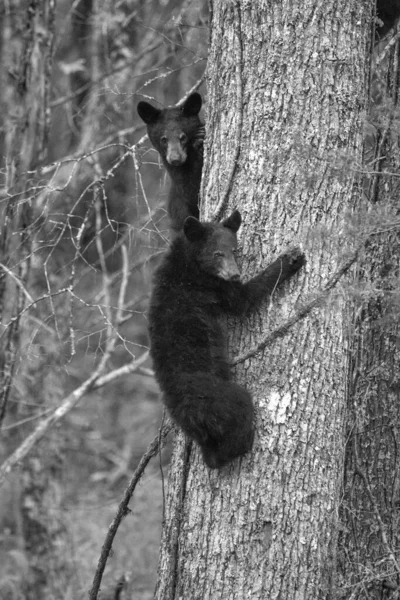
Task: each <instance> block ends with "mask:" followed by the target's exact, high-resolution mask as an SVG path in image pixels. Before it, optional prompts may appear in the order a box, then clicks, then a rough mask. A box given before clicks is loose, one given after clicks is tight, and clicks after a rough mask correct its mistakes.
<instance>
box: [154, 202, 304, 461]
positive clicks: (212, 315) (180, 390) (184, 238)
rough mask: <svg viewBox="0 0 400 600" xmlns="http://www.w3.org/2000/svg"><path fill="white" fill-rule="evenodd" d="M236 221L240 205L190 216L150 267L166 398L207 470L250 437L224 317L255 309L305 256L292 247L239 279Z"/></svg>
mask: <svg viewBox="0 0 400 600" xmlns="http://www.w3.org/2000/svg"><path fill="white" fill-rule="evenodd" d="M240 224H241V216H240V213H239V212H238V211H234V212H233V213H232V215H231V216H230V217H229V218H228V219H226V220H225V221H223V222H222V223H208V222H207V223H201V222H200V221H198V220H197V219H196V218H195V217H188V218H187V219H186V221H185V223H184V227H183V231H182V232H181V233H180V234H179V235H178V236H177V237H176V238H175V239H174V241H173V242H172V244H171V247H170V249H169V251H168V252H167V253H166V255H165V256H164V259H163V261H162V263H161V265H160V266H159V268H158V269H157V271H156V273H155V276H154V285H153V291H152V296H151V300H150V309H149V315H148V316H149V333H150V346H151V356H152V359H153V366H154V371H155V374H156V378H157V381H158V383H159V386H160V388H161V390H162V392H163V401H164V403H165V405H166V407H167V409H168V411H169V413H170V415H171V417H172V419H173V420H174V421H175V422H176V423H177V424H178V426H179V427H180V428H181V429H182V430H183V431H184V432H185V433H186V434H187V435H188V436H189V437H190V438H192V439H193V440H195V441H196V442H197V444H198V445H199V446H200V448H201V450H202V454H203V457H204V460H205V462H206V464H207V465H208V467H210V468H212V469H215V468H220V467H223V466H224V465H226V464H228V463H229V462H231V461H232V460H234V459H235V458H237V457H239V456H242V455H244V454H245V453H246V452H248V451H249V450H250V449H251V448H252V444H253V438H254V408H253V402H252V398H251V395H250V393H249V392H248V391H247V390H246V389H245V388H244V387H242V386H241V385H239V384H237V383H235V382H234V381H232V375H231V370H230V366H229V362H228V357H227V352H226V345H227V344H226V342H227V340H226V331H225V325H224V324H225V319H221V317H223V316H224V315H226V314H229V313H230V314H236V315H241V314H244V313H245V312H246V311H248V310H251V309H252V308H255V307H256V306H257V305H259V303H260V302H261V300H262V299H263V298H265V297H266V296H268V295H269V294H271V293H273V292H274V291H275V289H276V288H277V286H279V285H280V284H281V283H282V282H283V281H285V280H286V279H288V278H289V277H291V276H292V275H294V273H296V272H297V271H298V270H299V269H300V268H301V266H302V265H303V264H304V263H305V258H304V255H303V254H302V253H301V251H300V250H299V249H298V248H295V249H293V250H291V251H289V252H287V253H285V254H283V255H281V256H280V257H279V258H278V259H276V260H275V261H274V262H273V263H272V264H271V265H269V266H268V267H267V268H266V269H264V270H263V271H262V272H261V273H259V274H258V275H257V276H256V277H254V278H253V279H251V280H250V281H248V282H247V283H242V282H241V281H240V272H239V268H238V265H237V262H236V248H237V239H236V233H237V231H238V229H239V227H240Z"/></svg>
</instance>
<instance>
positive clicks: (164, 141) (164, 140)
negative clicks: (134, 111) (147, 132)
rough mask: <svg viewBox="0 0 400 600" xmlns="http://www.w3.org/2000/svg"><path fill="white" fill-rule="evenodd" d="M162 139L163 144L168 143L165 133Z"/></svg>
mask: <svg viewBox="0 0 400 600" xmlns="http://www.w3.org/2000/svg"><path fill="white" fill-rule="evenodd" d="M160 141H161V143H162V144H167V143H168V138H167V137H166V136H165V135H163V136H162V138H161V140H160Z"/></svg>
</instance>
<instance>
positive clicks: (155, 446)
mask: <svg viewBox="0 0 400 600" xmlns="http://www.w3.org/2000/svg"><path fill="white" fill-rule="evenodd" d="M172 428H173V426H172V423H171V421H167V422H166V423H165V424H164V425H162V426H161V428H160V431H159V433H158V434H157V435H156V436H155V438H154V439H153V441H152V442H151V444H150V445H149V447H148V448H147V451H146V452H145V454H144V455H143V456H142V458H141V460H140V463H139V465H138V466H137V468H136V470H135V472H134V474H133V476H132V479H131V480H130V482H129V485H128V487H127V488H126V490H125V493H124V496H123V498H122V500H121V502H120V504H119V506H118V510H117V513H116V515H115V517H114V519H113V520H112V523H111V525H110V527H109V529H108V532H107V536H106V539H105V540H104V544H103V547H102V549H101V554H100V558H99V561H98V564H97V569H96V573H95V575H94V578H93V584H92V588H91V590H90V592H89V600H96V599H97V595H98V593H99V589H100V584H101V580H102V578H103V574H104V569H105V567H106V564H107V560H108V557H109V555H110V551H111V547H112V543H113V541H114V538H115V535H116V533H117V531H118V528H119V526H120V524H121V521H122V519H123V518H124V517H126V515H128V514H129V512H130V510H129V508H128V504H129V501H130V499H131V497H132V494H133V492H134V491H135V488H136V485H137V483H138V482H139V480H140V478H141V476H142V475H143V473H144V470H145V468H146V466H147V465H148V463H149V461H150V459H151V458H152V457H153V456H154V455H155V454H156V453H157V452H158V450H159V449H160V448H162V447H163V445H164V443H165V440H166V438H167V436H168V434H169V433H170V431H171V430H172Z"/></svg>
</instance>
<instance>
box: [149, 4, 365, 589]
mask: <svg viewBox="0 0 400 600" xmlns="http://www.w3.org/2000/svg"><path fill="white" fill-rule="evenodd" d="M370 17H371V6H370V3H369V2H367V1H365V2H351V3H349V2H345V1H344V0H339V1H336V0H328V1H327V2H323V3H322V2H320V1H318V0H309V1H308V2H300V1H299V0H295V1H291V2H289V1H288V0H283V1H282V2H279V3H278V2H273V3H268V4H266V3H249V2H232V3H227V2H223V1H222V0H214V1H213V2H212V21H211V48H210V57H209V70H208V92H209V103H208V115H207V151H206V159H205V167H204V180H203V192H204V197H205V201H204V211H203V214H204V215H206V216H207V217H209V218H210V217H212V216H213V215H215V214H216V213H217V214H226V212H229V210H231V209H232V208H234V207H237V208H239V209H240V210H241V212H242V216H243V218H244V225H243V227H242V229H241V231H240V232H239V233H240V246H241V249H242V257H241V266H242V273H243V275H244V278H245V279H247V278H249V277H250V276H252V275H254V274H255V273H256V272H257V271H258V270H259V269H261V268H262V267H263V266H266V264H268V262H270V261H272V260H273V258H275V257H276V256H277V255H278V254H279V253H280V252H281V251H282V250H284V249H285V248H286V247H287V246H290V245H294V244H301V245H302V246H303V248H304V250H305V252H306V255H307V259H308V265H307V267H306V272H303V273H302V274H300V276H299V277H297V278H296V279H295V280H294V281H293V282H292V283H290V284H289V285H287V286H285V289H284V290H283V292H279V293H276V294H274V295H273V298H272V300H271V302H270V303H269V305H268V306H267V304H265V305H264V306H263V308H262V310H260V311H259V312H257V313H256V314H254V315H252V316H250V317H249V318H246V319H244V320H243V321H241V322H240V323H233V322H232V323H231V325H232V336H231V345H230V348H231V353H232V355H237V356H239V360H237V361H236V362H237V365H238V366H237V368H236V371H235V376H236V378H237V380H238V381H240V382H241V383H243V384H245V385H246V387H247V388H248V389H249V390H251V392H252V394H253V398H254V402H255V406H256V414H257V436H256V441H255V444H254V450H253V453H252V454H251V455H250V456H247V457H245V458H244V459H243V460H241V461H240V463H239V462H236V463H235V464H233V465H232V466H230V467H228V468H226V469H224V470H221V471H219V472H209V471H208V470H207V469H206V468H205V466H204V464H203V461H202V459H201V457H200V454H199V452H198V450H197V448H196V446H195V445H193V450H192V453H191V455H190V459H189V462H188V465H187V472H185V479H184V493H182V490H181V489H179V486H177V485H176V490H177V492H176V493H175V490H174V489H171V488H170V490H169V495H168V498H167V506H166V525H165V527H164V531H163V539H162V547H161V558H160V568H159V583H158V586H157V590H156V598H157V599H160V600H161V598H162V599H163V600H165V599H166V598H191V599H201V600H206V599H212V600H216V599H220V598H221V599H222V598H224V599H225V598H235V600H240V599H241V598H251V599H252V600H255V599H257V598H260V599H261V598H263V599H265V598H282V599H283V598H284V599H285V600H291V599H294V598H296V599H300V598H304V599H311V598H313V599H314V598H326V597H328V596H329V594H330V593H331V591H332V586H334V585H335V582H334V581H332V572H333V573H334V566H335V565H334V561H335V546H336V539H337V514H338V505H339V496H340V489H341V475H342V468H343V456H344V436H343V428H344V417H345V376H344V375H345V352H344V348H345V316H344V313H343V301H342V299H341V298H340V297H338V298H337V299H336V301H335V302H331V303H329V306H326V307H324V308H323V309H322V310H316V311H314V312H312V313H311V314H310V316H309V318H308V319H306V320H304V321H302V322H299V323H297V324H296V325H295V326H294V327H292V328H291V329H290V331H287V334H286V335H285V336H284V337H283V338H279V339H278V340H277V341H275V342H274V343H273V344H272V345H269V346H267V347H265V348H264V349H263V350H262V351H260V352H257V353H255V354H254V353H253V352H252V349H253V348H255V347H256V346H257V345H258V344H259V343H260V341H262V339H263V338H265V337H266V335H268V334H269V333H271V332H273V331H274V330H275V329H276V328H277V327H278V326H280V325H282V324H283V323H285V321H286V320H287V319H288V318H289V317H292V316H293V315H294V313H295V310H296V306H299V305H301V304H302V303H305V302H306V301H307V300H310V298H311V297H312V295H313V294H314V293H315V292H316V290H319V289H321V287H322V288H323V286H324V284H326V283H327V281H328V279H329V277H330V276H332V275H333V274H334V273H335V272H336V271H337V269H338V267H339V266H340V265H341V264H342V263H343V262H345V260H346V254H345V253H344V251H343V246H344V244H345V240H344V238H343V237H342V235H341V229H342V226H343V224H344V220H345V216H344V209H345V208H346V207H347V206H349V205H351V201H352V193H353V191H352V170H351V169H350V168H349V165H352V164H353V161H354V163H357V161H359V160H360V158H361V147H362V119H363V111H364V110H365V107H366V101H367V91H368V67H369V59H368V58H367V57H368V56H369V50H370V47H369V28H368V23H369V20H370ZM227 200H228V201H227ZM248 355H250V358H247V359H244V356H248ZM176 452H177V454H179V453H181V454H180V456H181V457H182V456H183V455H182V452H183V450H182V444H181V443H179V444H178V446H177V449H176ZM179 467H180V461H178V460H175V461H174V462H173V465H172V469H171V475H170V478H171V481H176V479H177V472H176V469H177V468H179ZM179 506H180V507H181V508H180V512H179V510H178V509H177V507H179ZM177 514H180V516H181V518H180V522H179V521H178V520H176V524H175V527H174V528H172V527H170V523H171V518H172V517H174V518H175V519H176V515H177ZM171 572H172V573H173V576H172V577H171Z"/></svg>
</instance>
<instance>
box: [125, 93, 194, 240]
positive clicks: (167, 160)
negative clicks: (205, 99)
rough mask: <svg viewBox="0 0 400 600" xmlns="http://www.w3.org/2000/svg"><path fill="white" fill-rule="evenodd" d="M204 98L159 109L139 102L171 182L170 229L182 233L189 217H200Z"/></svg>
mask: <svg viewBox="0 0 400 600" xmlns="http://www.w3.org/2000/svg"><path fill="white" fill-rule="evenodd" d="M201 105H202V98H201V96H200V94H198V93H197V92H196V93H194V94H191V95H190V96H189V97H188V98H187V99H186V101H185V102H184V104H182V106H179V107H167V108H164V109H158V108H155V107H154V106H152V105H151V104H149V103H148V102H139V104H138V106H137V111H138V114H139V116H140V118H141V119H142V120H143V121H144V122H145V123H146V125H147V133H148V136H149V139H150V141H151V143H152V144H153V146H154V148H155V149H156V150H157V151H158V153H159V154H160V156H161V159H162V161H163V164H164V166H165V168H166V170H167V172H168V175H169V177H170V179H171V186H170V189H169V193H168V203H167V212H168V216H169V219H170V225H171V228H172V229H173V230H174V231H175V232H178V231H180V230H182V227H183V224H184V221H185V219H186V217H188V216H194V217H198V216H199V206H198V203H199V192H200V181H201V172H202V168H203V140H204V124H203V123H202V121H201V120H200V117H199V112H200V109H201Z"/></svg>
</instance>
